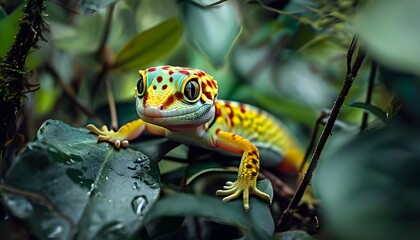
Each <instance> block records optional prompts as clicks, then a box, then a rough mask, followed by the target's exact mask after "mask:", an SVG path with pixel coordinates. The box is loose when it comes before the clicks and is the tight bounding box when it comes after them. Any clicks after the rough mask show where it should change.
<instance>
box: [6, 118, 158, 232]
mask: <svg viewBox="0 0 420 240" xmlns="http://www.w3.org/2000/svg"><path fill="white" fill-rule="evenodd" d="M96 139H97V137H96V136H95V135H93V134H89V133H88V131H87V130H86V129H77V128H72V127H70V126H68V125H66V124H64V123H62V122H59V121H52V120H49V121H47V122H45V123H44V124H43V126H42V127H41V128H40V129H39V131H38V134H37V138H36V140H35V141H34V142H33V143H31V144H29V145H28V147H27V148H26V149H25V150H24V151H23V152H22V154H20V155H19V157H18V158H17V160H16V162H15V163H14V164H13V166H12V168H11V169H10V171H9V173H8V175H7V178H6V181H5V184H6V185H7V186H9V187H12V188H13V189H16V190H20V191H25V192H26V194H22V193H19V192H17V191H7V190H5V189H3V193H2V194H3V198H4V201H5V203H6V205H7V206H8V208H9V209H10V210H11V211H12V213H13V214H14V215H17V216H19V217H21V218H24V219H26V220H27V221H28V222H29V223H30V226H31V229H32V231H33V232H34V233H36V235H37V236H38V237H40V238H42V239H46V238H53V239H70V238H72V236H73V235H74V234H75V233H76V230H77V235H76V239H116V238H125V239H126V238H128V237H129V236H131V235H132V234H133V233H134V232H135V231H136V230H138V229H139V228H140V227H141V226H142V224H143V219H144V216H145V214H146V213H147V212H148V211H149V209H150V208H151V206H152V205H153V204H154V202H155V201H156V200H157V198H158V196H159V191H160V182H159V181H160V180H159V170H158V166H157V161H156V160H157V159H153V158H149V157H147V156H146V155H144V154H143V153H141V152H138V151H134V150H131V149H121V150H115V149H114V148H113V147H112V146H111V145H110V144H108V143H99V144H97V140H96ZM35 196H36V197H35ZM40 198H41V199H45V201H47V202H48V204H46V203H45V202H43V201H41V200H40Z"/></svg>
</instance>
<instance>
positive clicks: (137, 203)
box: [131, 195, 148, 215]
mask: <svg viewBox="0 0 420 240" xmlns="http://www.w3.org/2000/svg"><path fill="white" fill-rule="evenodd" d="M147 204H148V201H147V199H146V196H144V195H141V196H137V197H135V198H134V199H133V201H132V202H131V207H132V208H133V211H134V213H135V214H137V215H143V211H144V209H145V208H146V206H147Z"/></svg>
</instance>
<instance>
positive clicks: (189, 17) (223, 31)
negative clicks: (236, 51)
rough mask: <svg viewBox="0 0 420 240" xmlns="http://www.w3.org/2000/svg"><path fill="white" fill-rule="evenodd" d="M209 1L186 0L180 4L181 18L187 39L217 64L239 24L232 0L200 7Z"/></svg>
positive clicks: (226, 50)
mask: <svg viewBox="0 0 420 240" xmlns="http://www.w3.org/2000/svg"><path fill="white" fill-rule="evenodd" d="M212 3H214V1H204V0H201V1H199V0H198V1H194V3H193V2H189V1H186V2H185V3H183V6H182V10H183V20H184V24H185V31H186V34H187V39H188V40H189V41H190V42H191V43H192V44H193V45H194V46H195V47H196V48H197V49H198V50H199V51H200V52H202V53H204V54H205V55H206V56H207V57H208V59H209V60H210V61H211V62H212V64H213V65H214V66H216V67H220V66H222V64H223V63H224V61H225V59H226V56H227V54H228V53H229V50H230V49H231V47H232V45H233V43H234V41H235V40H236V38H237V37H238V34H239V32H240V30H241V25H240V20H239V16H238V12H237V10H236V9H235V6H234V5H233V3H231V2H225V3H223V4H220V5H219V6H217V7H214V8H206V7H202V6H206V5H209V4H212ZM220 26H223V28H221V27H220Z"/></svg>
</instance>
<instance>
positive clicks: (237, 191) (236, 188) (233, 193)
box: [216, 179, 271, 211]
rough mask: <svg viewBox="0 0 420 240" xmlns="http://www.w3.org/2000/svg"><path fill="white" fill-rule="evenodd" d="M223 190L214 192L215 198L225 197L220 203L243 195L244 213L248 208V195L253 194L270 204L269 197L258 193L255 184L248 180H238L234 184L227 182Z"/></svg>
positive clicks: (260, 192)
mask: <svg viewBox="0 0 420 240" xmlns="http://www.w3.org/2000/svg"><path fill="white" fill-rule="evenodd" d="M223 189H224V190H218V191H216V195H217V196H225V197H224V198H223V199H222V201H223V202H228V201H230V200H233V199H236V198H238V197H239V196H240V195H241V194H243V205H244V208H245V211H248V210H249V208H250V206H249V195H250V194H255V195H257V196H258V197H260V198H262V199H263V200H265V201H267V202H269V203H270V204H271V197H270V196H269V195H268V194H266V193H264V192H262V191H260V190H259V189H258V188H257V187H256V182H255V181H252V180H249V179H238V180H236V181H235V182H227V183H226V185H225V186H224V187H223Z"/></svg>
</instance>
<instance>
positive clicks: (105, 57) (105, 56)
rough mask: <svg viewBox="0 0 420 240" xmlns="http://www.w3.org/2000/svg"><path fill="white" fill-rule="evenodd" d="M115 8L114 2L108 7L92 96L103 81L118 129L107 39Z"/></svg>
mask: <svg viewBox="0 0 420 240" xmlns="http://www.w3.org/2000/svg"><path fill="white" fill-rule="evenodd" d="M114 10H115V3H112V4H111V6H110V7H109V9H108V15H107V19H106V22H105V27H104V29H105V30H104V33H103V35H102V38H101V41H100V45H99V49H98V52H97V55H98V57H99V58H100V59H101V62H102V66H101V71H100V72H99V73H98V75H97V77H96V79H95V81H94V83H93V87H92V90H91V96H93V97H94V96H95V95H96V92H97V91H96V89H98V88H99V84H100V83H101V82H103V83H104V86H105V92H106V96H107V99H108V106H109V112H110V116H111V128H112V129H114V130H116V129H117V128H118V118H117V111H116V106H115V99H114V95H113V92H112V87H111V83H110V81H109V72H110V70H111V66H112V64H113V63H112V59H110V56H109V51H108V47H107V41H108V38H109V33H110V31H111V23H112V17H113V15H114Z"/></svg>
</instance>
